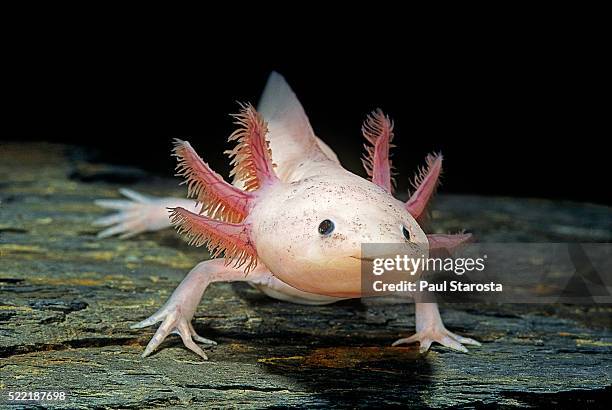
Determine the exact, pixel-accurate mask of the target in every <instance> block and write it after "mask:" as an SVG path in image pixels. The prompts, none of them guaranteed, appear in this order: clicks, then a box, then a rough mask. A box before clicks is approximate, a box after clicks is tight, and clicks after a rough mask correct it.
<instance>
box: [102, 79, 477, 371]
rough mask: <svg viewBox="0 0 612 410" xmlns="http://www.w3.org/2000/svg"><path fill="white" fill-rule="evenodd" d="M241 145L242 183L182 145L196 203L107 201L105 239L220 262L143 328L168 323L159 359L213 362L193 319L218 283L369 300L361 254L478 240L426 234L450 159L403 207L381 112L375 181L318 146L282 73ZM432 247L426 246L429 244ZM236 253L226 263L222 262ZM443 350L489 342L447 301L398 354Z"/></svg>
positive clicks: (236, 162) (237, 135)
mask: <svg viewBox="0 0 612 410" xmlns="http://www.w3.org/2000/svg"><path fill="white" fill-rule="evenodd" d="M235 119H236V124H237V125H238V129H237V130H236V131H235V132H234V133H233V134H232V135H231V136H230V140H232V141H237V145H236V147H235V148H234V149H233V150H232V151H230V152H229V155H230V157H231V158H232V165H233V166H234V169H233V171H232V176H233V178H234V182H233V185H232V184H229V183H227V182H226V181H224V180H223V178H222V177H221V176H220V175H218V174H217V173H215V172H214V171H213V170H212V169H210V168H209V166H208V165H207V164H206V163H205V162H204V161H202V159H201V158H200V157H199V156H198V154H197V153H196V152H195V151H194V150H193V148H192V147H191V145H190V144H189V143H188V142H185V141H180V140H176V141H175V147H174V155H175V156H176V157H177V159H178V167H177V169H178V174H179V175H181V176H183V177H185V179H186V183H187V185H188V188H189V189H188V191H189V192H188V196H189V197H190V198H193V199H188V200H185V199H177V198H152V197H148V196H144V195H141V194H138V193H136V192H133V191H130V190H127V189H124V190H122V191H121V192H122V193H123V194H124V195H125V196H126V197H128V198H129V200H100V201H97V203H98V204H99V205H100V206H103V207H106V208H111V209H115V210H117V211H118V213H116V214H112V215H110V216H107V217H104V218H102V219H99V220H98V221H96V223H97V225H101V226H107V228H106V229H105V230H104V231H102V232H100V234H99V236H100V237H106V236H111V235H115V234H121V236H122V237H128V236H132V235H135V234H138V233H140V232H144V231H153V230H158V229H162V228H166V227H170V226H171V225H174V226H175V227H176V228H177V229H178V231H179V232H180V233H182V234H184V235H185V236H186V237H187V238H188V239H189V241H190V243H192V244H194V245H196V246H201V245H206V246H207V247H208V248H209V250H210V251H211V253H212V255H213V256H212V259H210V260H206V261H204V262H201V263H200V264H198V265H197V266H196V267H195V268H193V269H192V270H191V272H189V274H188V275H187V276H186V277H185V279H184V280H183V281H182V282H181V284H180V285H179V286H178V288H177V289H176V290H175V291H174V293H173V294H172V296H171V297H170V298H169V299H168V301H167V302H166V304H165V305H164V306H163V307H161V308H160V309H159V310H158V311H157V312H156V313H155V314H153V315H152V316H151V317H149V318H148V319H145V320H143V321H142V322H140V323H138V324H135V325H133V326H132V328H143V327H146V326H151V325H153V324H156V323H158V322H162V324H161V326H160V327H159V328H158V330H157V332H156V333H155V335H154V336H153V338H152V339H151V341H150V342H149V344H148V345H147V347H146V349H145V350H144V353H143V357H144V356H147V355H149V354H150V353H151V352H153V351H154V350H155V349H156V348H157V347H158V346H159V345H160V343H161V342H162V341H163V340H164V339H165V338H166V337H167V336H168V335H169V334H170V333H178V334H179V335H180V337H181V338H182V340H183V343H184V344H185V346H187V347H188V348H189V349H191V350H192V351H193V352H195V353H196V354H198V355H199V356H200V357H202V358H203V359H207V356H206V354H205V353H204V351H203V350H202V349H201V348H200V346H198V345H197V344H196V343H195V342H200V343H204V344H215V342H213V341H211V340H208V339H206V338H203V337H201V336H199V335H198V334H197V333H196V332H195V330H194V328H193V326H192V324H191V320H192V318H193V315H194V313H195V311H196V308H197V306H198V304H199V302H200V300H201V298H202V295H203V294H204V291H205V290H206V288H207V287H208V286H209V285H210V284H211V283H213V282H232V281H246V282H249V283H250V284H252V285H254V286H256V287H257V288H259V289H260V290H261V291H262V292H264V293H265V294H267V295H269V296H271V297H273V298H276V299H280V300H284V301H289V302H295V303H301V304H311V305H322V304H328V303H333V302H336V301H339V300H342V299H347V298H358V297H360V296H361V292H362V289H361V262H362V261H361V245H362V244H363V243H407V244H408V245H410V246H413V247H414V249H415V252H417V250H418V255H416V254H415V255H414V256H415V257H419V256H421V254H422V251H423V248H425V252H427V251H428V250H431V249H433V248H454V247H456V246H457V245H458V244H460V243H462V242H465V241H466V240H468V239H469V236H470V235H469V234H459V235H426V234H425V233H424V232H423V230H422V229H421V227H420V226H419V223H418V222H417V221H420V220H421V219H422V218H423V217H424V215H425V213H426V206H427V204H428V202H429V200H430V198H431V197H432V195H433V193H434V191H435V188H436V185H437V181H438V178H439V175H440V173H441V170H442V157H441V156H440V155H437V156H436V155H430V156H428V157H427V166H426V167H424V168H423V169H422V170H421V172H420V173H419V175H418V176H417V178H416V180H415V188H416V190H415V192H414V193H413V194H412V196H411V197H410V199H409V200H408V201H407V202H406V203H403V202H401V201H398V200H397V199H395V198H394V197H393V181H392V171H391V161H390V159H389V149H390V148H391V147H392V144H391V142H392V139H393V123H392V122H391V120H390V119H389V117H387V116H386V115H384V114H383V113H382V111H380V110H377V111H375V112H373V113H372V114H371V115H369V116H368V117H367V119H366V121H365V122H364V125H363V128H362V131H363V134H364V136H365V138H366V140H367V144H366V155H365V158H364V165H365V168H366V171H367V173H368V175H369V177H370V179H371V180H366V179H364V178H362V177H360V176H358V175H355V174H352V173H351V172H349V171H347V170H346V169H344V168H343V167H342V166H341V165H340V163H339V161H338V158H337V157H336V155H335V154H334V152H333V151H332V150H331V148H329V146H327V145H326V144H325V143H324V142H323V141H321V140H320V139H319V138H317V137H316V136H315V134H314V132H313V130H312V127H311V126H310V123H309V121H308V118H307V116H306V114H305V112H304V109H303V108H302V105H301V104H300V102H299V101H298V100H297V98H296V96H295V94H294V93H293V91H292V90H291V88H290V87H289V86H288V84H287V83H286V81H285V79H284V78H283V77H282V76H281V75H279V74H277V73H272V74H271V75H270V78H269V80H268V83H267V86H266V88H265V90H264V93H263V95H262V97H261V100H260V103H259V106H258V110H257V111H256V110H255V109H254V108H253V107H252V106H250V105H244V106H242V110H241V112H240V113H239V114H237V115H235ZM417 245H423V246H417ZM221 254H224V258H221V257H219V255H221ZM414 342H419V344H420V351H421V352H426V351H427V350H428V349H429V347H430V345H431V344H432V342H438V343H440V344H442V345H444V346H447V347H449V348H452V349H455V350H458V351H461V352H467V349H466V348H465V347H464V346H463V345H476V346H478V345H480V344H479V343H478V342H477V341H475V340H473V339H470V338H467V337H462V336H459V335H457V334H454V333H452V332H450V331H448V330H447V329H446V328H445V327H444V324H443V323H442V319H441V318H440V314H439V311H438V306H437V304H435V303H416V334H414V335H412V336H410V337H407V338H403V339H399V340H397V341H396V342H395V343H393V345H394V346H395V345H399V344H405V343H414Z"/></svg>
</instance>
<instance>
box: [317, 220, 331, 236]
mask: <svg viewBox="0 0 612 410" xmlns="http://www.w3.org/2000/svg"><path fill="white" fill-rule="evenodd" d="M334 228H335V225H334V223H333V222H332V221H330V220H329V219H325V220H324V221H323V222H321V223H320V224H319V233H320V234H321V235H329V234H330V233H332V232H333V231H334Z"/></svg>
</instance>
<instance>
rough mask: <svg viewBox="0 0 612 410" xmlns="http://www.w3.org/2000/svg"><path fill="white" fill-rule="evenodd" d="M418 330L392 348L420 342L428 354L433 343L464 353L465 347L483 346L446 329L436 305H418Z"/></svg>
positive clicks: (421, 348) (397, 341)
mask: <svg viewBox="0 0 612 410" xmlns="http://www.w3.org/2000/svg"><path fill="white" fill-rule="evenodd" d="M416 330H417V332H416V333H415V334H414V335H412V336H410V337H405V338H402V339H398V340H396V341H395V342H393V344H392V346H398V345H401V344H409V343H415V342H419V352H421V353H425V352H427V351H428V350H429V348H430V347H431V344H432V343H433V342H437V343H439V344H441V345H442V346H445V347H448V348H450V349H453V350H457V351H459V352H463V353H467V351H468V349H467V348H466V347H465V346H464V345H472V346H481V344H480V343H479V342H477V341H476V340H474V339H470V338H469V337H463V336H459V335H457V334H455V333H453V332H451V331H449V330H448V329H446V327H445V326H444V323H442V318H441V317H440V313H439V311H438V305H437V304H435V303H417V304H416Z"/></svg>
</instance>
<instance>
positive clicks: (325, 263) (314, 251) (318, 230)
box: [247, 168, 428, 297]
mask: <svg viewBox="0 0 612 410" xmlns="http://www.w3.org/2000/svg"><path fill="white" fill-rule="evenodd" d="M247 220H248V221H249V222H250V224H251V230H252V231H251V232H252V238H253V240H254V243H255V245H256V249H257V255H258V257H259V259H260V260H261V261H262V262H263V263H264V264H265V265H266V266H267V267H268V268H269V269H270V270H271V271H272V272H273V273H274V275H276V276H277V277H279V278H280V279H281V280H283V281H284V282H286V283H288V284H290V285H291V286H293V287H296V288H298V289H300V290H303V291H306V292H311V293H316V294H325V295H329V296H338V297H355V296H359V295H360V293H361V267H362V262H363V260H362V258H366V256H365V255H363V254H362V245H363V244H369V243H381V244H382V243H385V244H387V243H393V244H396V243H402V244H406V245H407V246H406V247H404V249H406V250H407V251H408V252H411V254H413V255H409V256H414V257H419V256H423V255H424V256H427V251H428V240H427V236H426V235H425V233H424V232H423V230H422V229H421V227H420V226H419V224H418V223H417V221H416V220H415V219H414V217H413V216H412V215H410V213H409V212H408V211H407V210H406V208H405V206H404V203H403V202H400V201H398V200H397V199H395V198H394V197H393V196H392V195H391V194H390V193H389V192H387V191H386V190H385V189H383V188H381V187H379V186H378V185H376V184H374V183H372V182H370V181H368V180H366V179H363V178H361V177H359V176H357V175H354V174H351V173H350V172H348V171H344V170H342V169H341V168H338V170H337V172H334V173H333V174H332V175H320V176H314V177H310V178H306V179H303V180H299V181H297V182H294V183H290V184H278V185H276V186H274V187H271V188H270V189H268V190H267V191H266V192H265V195H264V196H263V197H262V199H261V201H258V203H257V204H256V206H255V207H254V208H253V210H252V211H251V213H250V215H249V217H248V219H247ZM366 263H367V262H366Z"/></svg>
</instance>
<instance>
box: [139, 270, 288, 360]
mask: <svg viewBox="0 0 612 410" xmlns="http://www.w3.org/2000/svg"><path fill="white" fill-rule="evenodd" d="M237 281H248V282H250V283H253V284H256V285H262V286H267V287H270V288H276V289H278V290H279V291H282V288H283V287H284V286H286V285H285V284H283V283H282V282H280V281H279V280H278V279H276V278H275V277H274V276H273V275H272V274H271V273H270V271H268V270H267V268H266V267H265V266H263V264H259V266H258V267H256V268H255V269H254V270H252V271H251V272H250V273H249V275H248V277H247V276H245V274H244V270H242V269H236V268H232V267H230V266H227V265H226V264H225V262H224V260H223V259H212V260H208V261H204V262H201V263H200V264H198V265H197V266H196V267H195V268H193V269H192V270H191V271H190V272H189V274H188V275H187V276H186V277H185V279H183V281H182V282H181V284H180V285H179V286H178V287H177V288H176V289H175V291H174V292H173V293H172V296H170V298H169V299H168V301H167V302H166V303H165V304H164V305H163V306H162V307H161V308H160V309H159V310H158V311H157V312H156V313H154V314H153V315H151V316H150V317H149V318H147V319H145V320H143V321H142V322H140V323H137V324H135V325H132V326H131V328H132V329H140V328H143V327H147V326H152V325H154V324H156V323H158V322H162V324H161V325H160V326H159V328H158V329H157V331H156V332H155V335H154V336H153V338H152V339H151V341H150V342H149V344H148V345H147V347H146V348H145V350H144V352H143V354H142V356H143V357H146V356H148V355H150V354H151V353H152V352H153V351H154V350H155V349H157V348H158V347H159V345H160V344H161V343H162V342H163V341H164V339H165V338H166V337H167V336H168V335H169V334H171V333H175V334H178V335H179V336H180V337H181V339H182V340H183V343H184V344H185V346H186V347H187V348H189V349H190V350H191V351H193V352H194V353H196V354H197V355H198V356H200V357H202V358H203V359H205V360H206V359H208V358H207V356H206V353H204V351H203V350H202V348H200V346H198V345H197V344H196V343H195V342H199V343H204V344H208V345H216V343H215V342H214V341H212V340H209V339H206V338H204V337H202V336H200V335H198V334H197V333H196V331H195V330H194V328H193V325H192V324H191V320H192V319H193V315H194V314H195V312H196V309H197V306H198V305H199V303H200V300H201V299H202V296H203V295H204V292H205V291H206V289H207V288H208V286H209V285H210V284H211V283H214V282H237Z"/></svg>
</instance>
